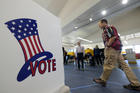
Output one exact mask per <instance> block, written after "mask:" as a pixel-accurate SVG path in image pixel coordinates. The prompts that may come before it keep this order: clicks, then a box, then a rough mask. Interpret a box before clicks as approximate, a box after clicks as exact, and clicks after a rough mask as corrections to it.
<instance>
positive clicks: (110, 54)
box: [101, 48, 140, 86]
mask: <svg viewBox="0 0 140 93" xmlns="http://www.w3.org/2000/svg"><path fill="white" fill-rule="evenodd" d="M104 52H105V60H104V68H103V70H104V71H103V73H102V75H101V79H102V80H104V81H105V82H106V81H107V80H108V78H109V76H110V74H111V72H112V70H113V69H114V68H115V67H116V66H117V65H118V66H119V68H120V69H122V70H123V71H124V72H125V74H126V76H127V78H128V80H129V82H130V83H131V85H133V86H140V82H139V81H138V79H137V77H136V76H135V74H134V73H133V72H132V70H131V68H130V67H129V66H128V64H127V63H125V61H124V58H123V56H122V55H121V53H120V51H118V50H115V49H113V48H105V51H104Z"/></svg>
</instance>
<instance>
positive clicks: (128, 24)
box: [34, 0, 140, 47]
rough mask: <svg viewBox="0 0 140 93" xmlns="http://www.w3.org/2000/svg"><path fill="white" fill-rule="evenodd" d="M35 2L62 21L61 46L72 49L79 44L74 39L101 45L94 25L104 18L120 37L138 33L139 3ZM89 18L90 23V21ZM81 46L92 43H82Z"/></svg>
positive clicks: (96, 0)
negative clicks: (102, 12) (115, 28)
mask: <svg viewBox="0 0 140 93" xmlns="http://www.w3.org/2000/svg"><path fill="white" fill-rule="evenodd" d="M34 1H35V2H36V3H38V4H39V5H40V6H42V7H43V8H45V9H46V10H48V11H50V12H51V13H53V14H54V15H55V16H57V17H59V18H60V19H61V26H62V38H63V45H64V46H69V47H73V46H74V44H75V43H76V42H77V41H79V39H77V37H81V38H84V39H87V40H90V41H93V43H100V42H102V39H101V33H102V31H101V30H100V29H99V28H98V25H97V22H98V20H100V19H102V18H107V19H108V20H109V22H110V24H113V25H115V26H116V27H117V29H118V31H119V33H120V34H121V35H128V34H131V33H134V32H140V30H139V29H140V27H139V24H140V20H138V19H139V16H140V12H139V11H140V8H139V6H140V0H128V3H127V4H126V5H122V4H121V2H122V0H34ZM137 7H138V8H137ZM102 10H107V15H105V16H103V15H101V11H102ZM126 16H127V17H126ZM89 18H92V19H93V21H92V22H90V21H89ZM134 24H136V25H134ZM74 27H78V29H75V28H74ZM82 43H83V44H93V43H89V42H85V41H82Z"/></svg>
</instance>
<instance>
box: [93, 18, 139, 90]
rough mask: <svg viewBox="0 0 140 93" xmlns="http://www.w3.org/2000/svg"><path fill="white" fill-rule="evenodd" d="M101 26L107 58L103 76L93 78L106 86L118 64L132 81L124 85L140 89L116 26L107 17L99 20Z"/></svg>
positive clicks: (128, 87)
mask: <svg viewBox="0 0 140 93" xmlns="http://www.w3.org/2000/svg"><path fill="white" fill-rule="evenodd" d="M99 27H100V28H101V29H102V30H103V33H102V37H103V41H104V45H105V60H104V68H103V73H102V75H101V77H100V78H99V79H93V81H94V82H96V83H99V84H101V85H102V86H106V82H107V80H108V79H109V77H110V75H111V73H112V70H113V69H114V68H115V66H116V64H118V67H119V68H120V69H122V70H123V71H124V72H125V74H126V76H127V78H128V80H129V82H130V84H129V85H124V86H123V87H124V88H126V89H131V90H137V91H140V82H139V81H138V79H137V77H136V75H135V74H134V73H133V71H132V70H131V68H130V67H129V66H128V64H127V63H126V62H125V61H124V58H123V56H122V55H121V50H122V43H121V40H120V36H119V35H118V32H117V29H116V28H115V27H114V26H110V25H108V21H107V20H106V19H102V20H100V21H99Z"/></svg>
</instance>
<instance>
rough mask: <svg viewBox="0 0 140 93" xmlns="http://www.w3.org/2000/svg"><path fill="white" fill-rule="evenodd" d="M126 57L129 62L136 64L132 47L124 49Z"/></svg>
mask: <svg viewBox="0 0 140 93" xmlns="http://www.w3.org/2000/svg"><path fill="white" fill-rule="evenodd" d="M126 57H127V60H128V63H129V64H137V62H136V54H135V52H134V51H133V49H131V48H130V49H126Z"/></svg>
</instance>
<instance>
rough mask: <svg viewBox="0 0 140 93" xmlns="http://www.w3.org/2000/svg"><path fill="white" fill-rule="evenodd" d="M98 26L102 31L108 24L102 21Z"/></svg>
mask: <svg viewBox="0 0 140 93" xmlns="http://www.w3.org/2000/svg"><path fill="white" fill-rule="evenodd" d="M98 25H99V27H100V28H101V29H103V28H104V27H105V26H106V23H105V22H103V23H102V22H101V21H99V23H98Z"/></svg>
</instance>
